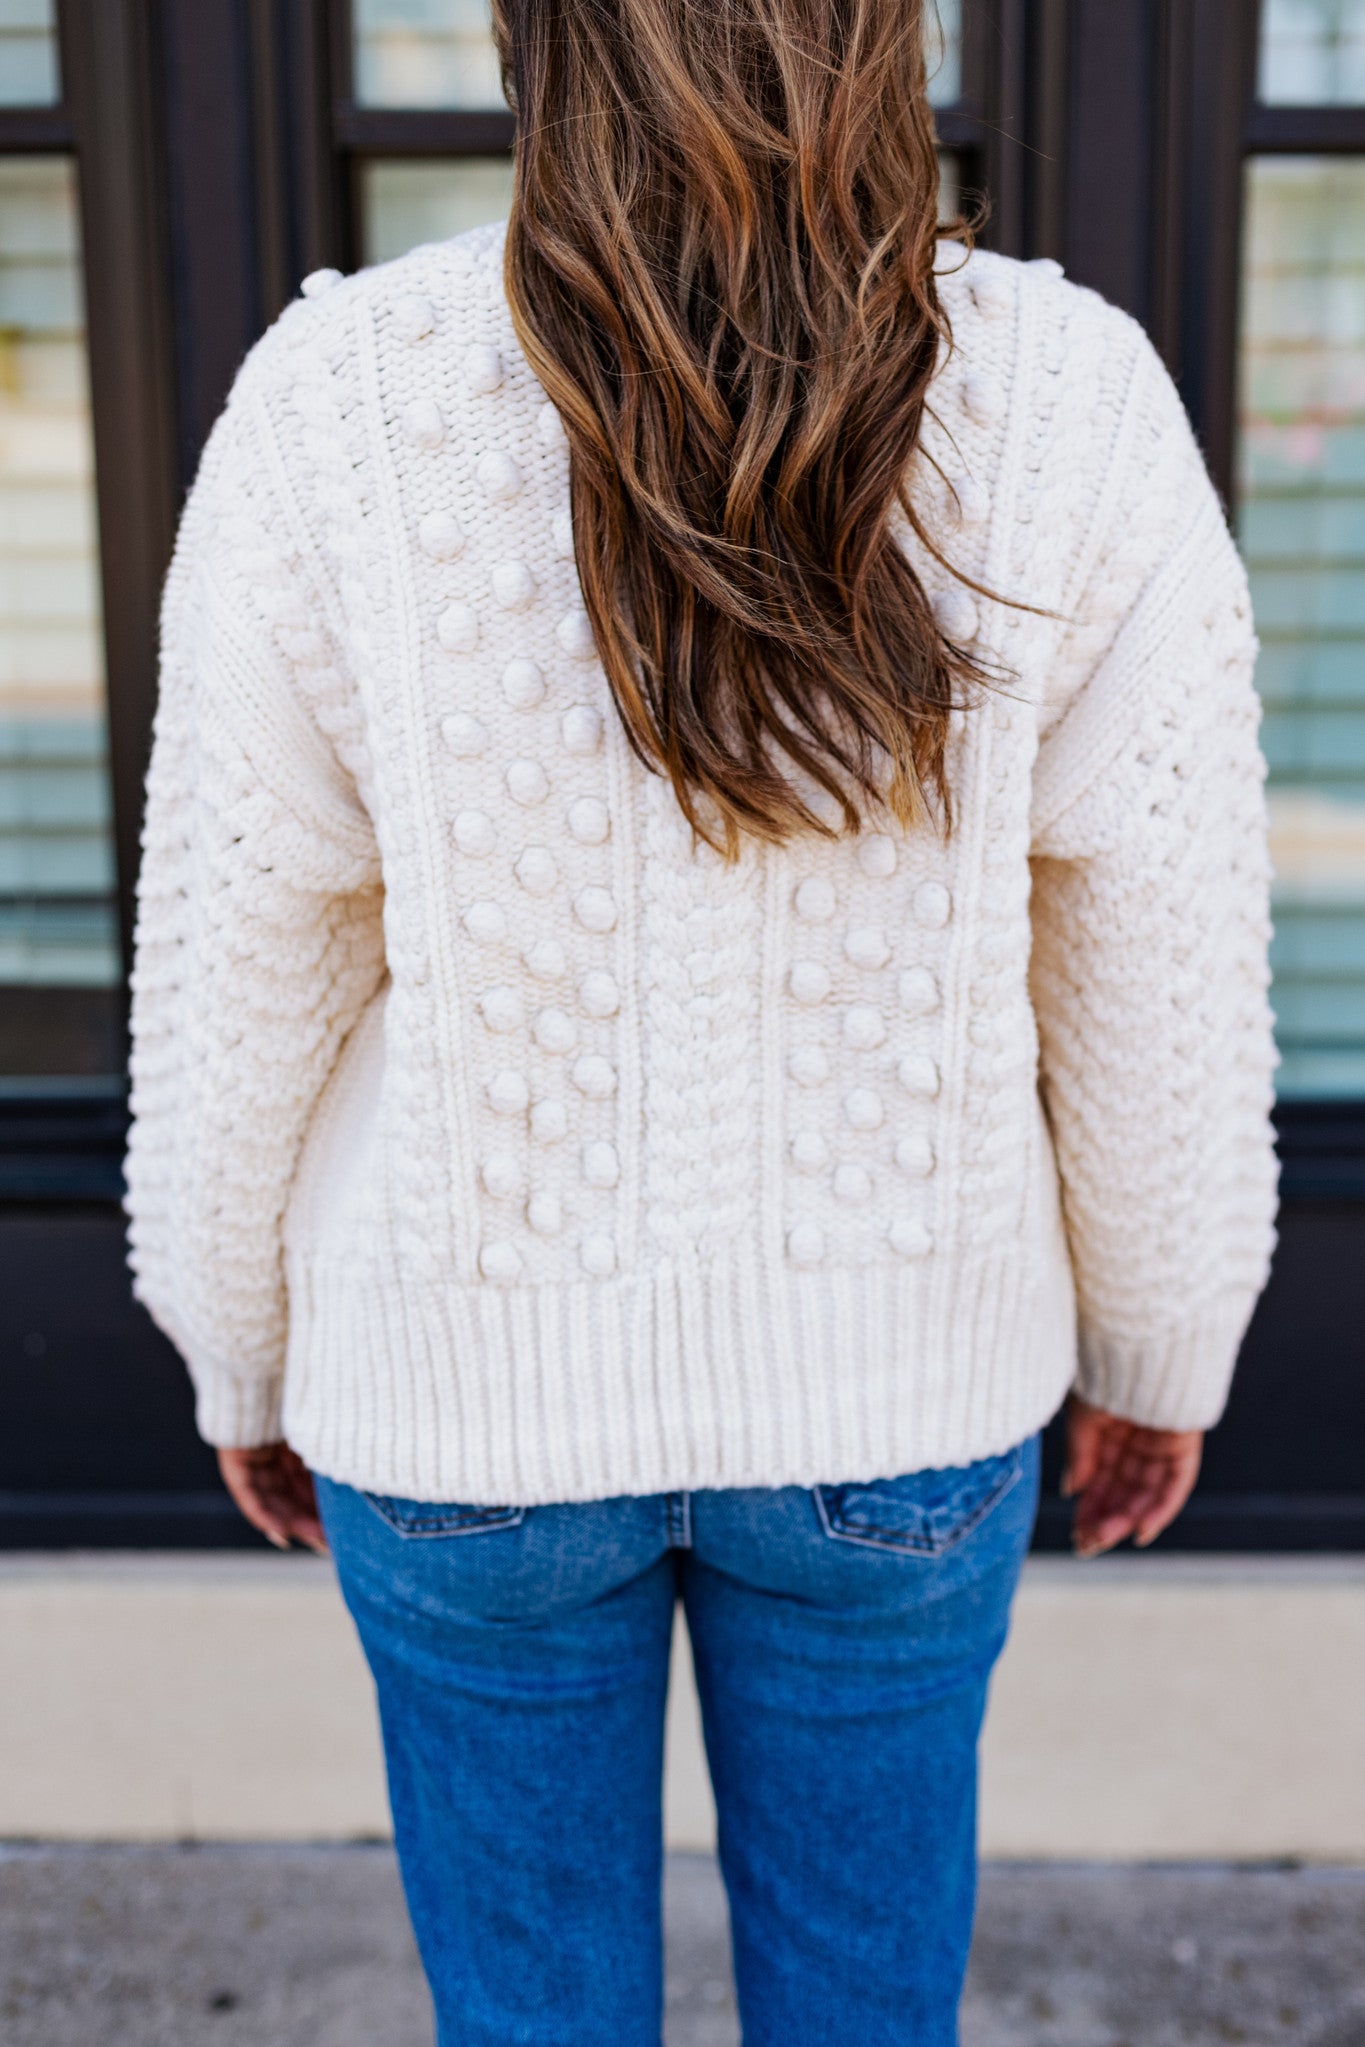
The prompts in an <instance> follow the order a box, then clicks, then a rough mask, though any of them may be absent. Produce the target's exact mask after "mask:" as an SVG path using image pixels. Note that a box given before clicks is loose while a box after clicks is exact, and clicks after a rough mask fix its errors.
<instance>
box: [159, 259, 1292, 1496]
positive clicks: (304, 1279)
mask: <svg viewBox="0 0 1365 2047" xmlns="http://www.w3.org/2000/svg"><path fill="white" fill-rule="evenodd" d="M501 242H502V234H501V230H500V229H487V230H479V231H478V232H476V233H474V234H472V235H466V236H463V237H461V238H459V239H457V240H454V241H450V242H444V243H439V244H433V245H431V246H429V247H425V248H421V249H417V250H415V251H413V252H412V253H411V254H410V255H408V256H405V257H403V258H401V259H400V260H399V261H397V262H395V263H390V264H386V265H383V266H380V267H378V268H375V269H371V270H368V271H364V272H362V273H360V274H359V275H358V276H356V277H353V278H349V279H344V280H343V279H337V278H335V277H332V276H322V277H320V278H319V279H317V280H314V281H310V282H312V284H313V289H312V290H311V291H310V293H309V294H308V295H307V296H305V297H304V298H302V299H300V300H299V301H297V302H296V303H295V304H294V305H293V306H291V307H290V308H289V310H288V311H287V312H286V313H285V314H284V315H283V317H282V318H281V319H280V320H279V321H278V322H277V323H276V325H275V327H274V328H273V329H272V330H271V331H270V333H268V334H267V335H266V336H265V338H264V339H263V340H262V341H261V342H260V344H259V345H258V346H257V347H256V348H255V349H254V350H253V351H252V353H251V355H250V356H249V357H248V359H247V361H246V363H245V364H244V366H243V368H242V370H241V372H240V374H239V376H238V379H237V382H236V385H235V387H234V390H233V393H232V396H231V399H230V401H229V403H228V406H227V408H226V410H225V412H224V414H223V416H222V418H221V419H220V420H219V422H218V425H217V427H216V428H215V430H214V433H213V435H212V437H211V439H210V442H209V445H208V448H207V450H206V452H205V455H204V458H203V463H202V466H201V470H200V473H199V477H198V480H197V482H196V484H195V487H194V490H193V493H192V495H191V499H190V503H189V506H188V508H187V510H186V513H185V516H184V521H183V524H182V528H181V533H180V538H179V543H178V546H177V549H176V555H175V560H174V564H173V566H172V569H171V573H170V577H169V579H168V583H167V587H166V594H165V608H164V620H163V672H162V684H161V698H160V706H159V710H158V714H157V723H156V737H155V747H154V753H153V760H152V767H151V774H150V779H149V784H148V802H147V813H146V825H145V833H144V849H145V850H144V860H143V869H142V879H141V886H140V917H139V936H138V956H137V966H136V972H135V975H134V1011H133V1026H134V1055H133V1106H134V1124H133V1132H132V1139H131V1144H130V1150H129V1157H128V1187H129V1193H128V1210H129V1215H130V1217H131V1224H132V1229H131V1241H132V1261H133V1267H134V1272H135V1276H136V1288H137V1292H138V1295H139V1297H140V1298H141V1299H142V1300H143V1301H145V1302H146V1303H147V1305H148V1306H149V1308H150V1309H151V1311H152V1313H153V1314H154V1315H155V1316H156V1318H157V1319H158V1321H159V1322H160V1323H161V1325H162V1326H163V1327H164V1328H165V1329H166V1330H167V1331H168V1332H169V1334H170V1335H171V1337H172V1338H173V1339H174V1340H175V1342H176V1343H177V1344H178V1345H179V1347H180V1349H181V1350H182V1351H183V1353H184V1355H185V1357H186V1359H187V1361H188V1364H189V1367H190V1371H191V1373H192V1374H193V1377H194V1380H195V1383H196V1386H197V1390H198V1401H199V1419H200V1425H201V1427H202V1429H203V1431H204V1433H205V1435H206V1436H207V1437H208V1438H209V1440H210V1441H212V1442H216V1443H220V1444H237V1445H248V1444H253V1443H259V1442H265V1441H268V1440H271V1439H272V1438H274V1437H276V1436H277V1435H279V1434H280V1433H281V1432H283V1433H285V1434H287V1436H288V1438H289V1440H290V1441H291V1442H292V1443H293V1444H294V1445H295V1447H296V1448H297V1449H298V1450H299V1451H300V1453H301V1454H302V1455H303V1456H304V1457H305V1458H307V1459H308V1460H309V1461H310V1463H312V1464H313V1465H314V1466H315V1467H316V1468H317V1469H319V1470H321V1471H323V1472H326V1473H328V1474H330V1475H331V1476H333V1477H335V1478H337V1479H341V1480H345V1481H349V1482H351V1483H355V1484H360V1485H364V1486H367V1487H372V1488H376V1489H380V1490H383V1491H386V1492H392V1493H398V1494H404V1495H411V1496H417V1497H424V1498H433V1499H441V1498H445V1499H450V1498H465V1499H469V1500H473V1501H514V1502H520V1503H534V1502H539V1501H549V1500H561V1499H589V1498H595V1497H602V1496H607V1495H611V1494H615V1493H632V1492H633V1493H644V1492H652V1491H656V1490H665V1489H673V1488H681V1487H700V1486H724V1485H755V1484H787V1483H812V1482H815V1481H817V1480H840V1479H852V1478H859V1477H872V1476H875V1475H878V1474H888V1473H894V1472H898V1471H903V1470H910V1469H914V1468H918V1467H922V1466H926V1465H947V1464H959V1463H963V1462H965V1461H967V1460H969V1459H972V1458H975V1457H979V1456H983V1455H986V1454H989V1453H991V1452H995V1451H998V1450H1001V1449H1003V1448H1005V1447H1007V1446H1008V1445H1010V1444H1011V1443H1014V1442H1016V1441H1018V1440H1019V1439H1020V1438H1021V1437H1023V1436H1025V1435H1026V1434H1028V1433H1029V1432H1030V1431H1032V1430H1033V1429H1034V1428H1036V1427H1037V1426H1038V1425H1039V1424H1040V1423H1041V1422H1043V1421H1044V1420H1045V1419H1046V1418H1047V1417H1048V1416H1049V1415H1050V1414H1051V1413H1052V1412H1053V1411H1054V1409H1055V1408H1056V1407H1057V1405H1058V1404H1059V1402H1060V1400H1061V1399H1062V1397H1063V1395H1064V1393H1065V1391H1066V1389H1067V1387H1068V1385H1070V1384H1071V1383H1073V1382H1075V1383H1077V1384H1078V1385H1079V1387H1080V1388H1081V1390H1082V1391H1083V1392H1084V1393H1085V1394H1086V1395H1087V1396H1088V1397H1089V1398H1090V1399H1092V1400H1094V1401H1097V1402H1099V1403H1100V1404H1101V1405H1103V1406H1106V1407H1110V1408H1113V1409H1115V1410H1117V1411H1118V1412H1120V1413H1123V1414H1127V1415H1130V1416H1133V1417H1135V1418H1136V1419H1138V1420H1141V1421H1145V1422H1149V1423H1154V1424H1159V1425H1162V1426H1168V1427H1189V1426H1199V1425H1202V1424H1207V1423H1210V1422H1212V1421H1213V1420H1215V1419H1216V1417H1217V1415H1218V1414H1219V1412H1220V1410H1221V1408H1222V1405H1223V1402H1224V1399H1225V1397H1226V1391H1227V1384H1228V1379H1229V1375H1230V1372H1231V1369H1232V1364H1233V1360H1234V1357H1235V1354H1236V1350H1237V1346H1238V1343H1239V1340H1240V1338H1241V1335H1242V1332H1243V1330H1244V1328H1245V1325H1246V1322H1247V1319H1248V1317H1249V1314H1250V1312H1251V1308H1252V1305H1253V1303H1254V1301H1255V1298H1256V1295H1257V1293H1258V1291H1259V1289H1260V1287H1261V1285H1262V1284H1263V1281H1264V1276H1265V1272H1266V1269H1267V1263H1268V1259H1269V1254H1270V1250H1271V1245H1272V1241H1273V1215H1274V1198H1275V1171H1274V1158H1273V1151H1272V1146H1271V1136H1270V1126H1269V1110H1270V1105H1271V1075H1272V1068H1273V1064H1274V1054H1273V1050H1272V1042H1271V1024H1270V1016H1269V1010H1268V1006H1267V995H1266V991H1267V981H1268V976H1267V967H1266V947H1267V938H1268V911H1267V895H1268V863H1267V857H1266V844H1265V817H1264V803H1263V792H1262V783H1263V778H1264V771H1263V767H1262V762H1261V757H1260V753H1259V751H1258V747H1257V739H1256V730H1257V703H1256V698H1255V695H1254V692H1253V688H1252V661H1253V654H1254V645H1255V643H1254V640H1253V638H1252V631H1251V624H1250V617H1249V609H1248V603H1247V592H1246V583H1245V579H1244V576H1243V573H1242V569H1241V566H1240V564H1239V562H1238V560H1237V556H1236V554H1235V552H1234V550H1233V547H1232V544H1231V542H1230V540H1229V537H1228V533H1227V529H1226V526H1225V524H1224V521H1223V518H1222V515H1221V513H1220V510H1219V507H1218V505H1217V502H1216V499H1215V497H1214V493H1213V490H1212V488H1211V486H1210V484H1209V481H1208V478H1207V476H1206V474H1205V471H1204V468H1203V465H1202V463H1201V461H1200V458H1199V455H1198V451H1197V449H1196V447H1195V444H1194V441H1193V438H1192V436H1191V433H1190V429H1189V426H1188V423H1187V421H1186V419H1185V416H1184V414H1183V412H1182V411H1181V408H1180V405H1179V402H1178V400H1177V398H1176V396H1175V394H1174V391H1173V389H1172V387H1171V385H1170V382H1169V380H1168V378H1167V377H1166V374H1165V372H1164V371H1163V370H1162V368H1161V366H1160V364H1159V363H1158V361H1157V359H1156V357H1155V356H1154V354H1153V352H1152V350H1151V348H1150V346H1149V344H1148V343H1147V342H1146V340H1145V339H1144V338H1143V336H1142V334H1141V332H1140V330H1139V329H1138V328H1137V327H1136V326H1135V325H1134V324H1133V323H1132V322H1131V321H1130V320H1129V319H1127V318H1126V317H1125V316H1124V315H1123V314H1121V313H1118V312H1116V311H1114V310H1113V309H1112V308H1110V307H1108V306H1106V305H1105V304H1104V303H1103V302H1102V301H1101V300H1099V299H1098V298H1096V297H1095V296H1093V295H1092V294H1090V293H1088V292H1085V291H1082V290H1079V289H1077V288H1076V287H1074V286H1072V285H1070V284H1068V283H1066V282H1065V280H1063V279H1062V278H1060V277H1059V276H1058V275H1057V274H1056V273H1055V271H1054V270H1053V269H1051V268H1049V267H1048V266H1031V265H1019V264H1016V263H1013V262H1010V261H1007V260H1005V259H1003V258H1000V257H996V256H992V255H989V254H985V253H977V254H975V255H973V256H972V257H971V258H970V260H969V261H966V262H964V261H963V259H962V256H961V252H960V251H959V250H957V249H955V248H952V247H951V246H948V245H945V247H944V253H943V258H942V260H943V263H944V266H945V269H946V271H948V272H949V273H951V274H945V276H944V277H943V279H942V288H943V292H944V296H945V300H946V302H947V305H948V308H949V311H950V314H951V318H952V322H953V329H954V333H955V337H956V348H955V350H954V352H953V353H952V354H951V355H950V356H949V357H947V359H946V360H945V362H944V364H943V366H942V368H941V371H940V374H939V378H938V380H937V383H936V385H935V390H934V415H933V418H932V420H931V422H930V425H929V427H928V430H927V443H926V449H925V455H926V456H932V457H933V458H934V461H935V462H936V463H937V464H938V467H939V468H940V469H941V470H942V472H943V474H944V476H946V478H947V479H948V480H949V482H950V483H951V484H952V485H953V488H952V489H951V490H949V489H945V487H944V484H943V483H942V481H941V480H940V478H939V476H938V475H937V474H936V472H935V468H934V466H933V463H931V462H930V461H928V460H926V459H923V458H918V459H917V466H916V472H915V479H914V489H915V491H916V494H917V499H918V501H919V503H920V504H921V505H922V506H923V508H924V511H925V514H926V516H927V517H928V519H929V520H930V523H931V525H932V526H933V528H934V530H935V532H936V534H937V536H938V537H939V539H940V541H941V543H942V545H943V547H944V548H945V550H946V551H947V552H948V554H949V555H950V557H951V558H952V559H953V560H954V561H955V562H956V563H957V564H958V565H959V566H960V567H961V568H962V569H964V570H965V571H967V572H968V573H969V574H970V575H972V576H973V577H974V578H975V579H976V580H978V581H979V582H982V583H983V584H985V585H986V586H987V587H988V588H990V589H992V590H994V591H997V592H1000V593H1002V594H1004V595H1008V596H1015V597H1019V598H1022V599H1023V600H1025V601H1026V602H1027V603H1028V604H1029V605H1031V606H1033V607H1035V609H1034V610H1032V611H1022V610H1019V609H1015V608H1012V607H1011V606H1008V605H1005V604H1002V603H999V602H995V601H993V600H991V599H989V598H985V597H981V596H979V595H977V594H975V593H974V592H971V591H968V590H965V589H963V588H962V586H961V585H959V584H957V583H955V582H954V581H953V579H952V578H951V577H950V576H948V575H946V574H945V573H944V571H943V570H942V569H941V568H939V567H938V566H937V565H936V564H934V563H933V562H932V561H929V560H927V559H925V560H922V561H920V562H919V563H918V566H919V567H920V569H921V572H922V574H923V576H924V579H925V582H926V585H927V587H928V589H929V591H930V593H931V596H932V597H933V598H934V599H935V601H936V602H937V604H938V605H939V608H940V616H941V617H942V618H943V620H944V623H945V626H946V627H947V628H948V629H949V630H950V631H951V632H952V633H953V634H954V636H955V637H957V638H959V639H964V640H965V639H968V638H970V639H972V640H973V642H974V645H975V648H976V651H977V652H978V654H979V655H981V656H982V657H983V658H985V659H986V660H988V661H990V662H994V663H996V664H997V665H998V667H999V670H1000V673H1001V676H1002V681H1001V686H1000V687H999V688H998V689H997V690H993V691H991V692H990V693H988V694H987V695H986V696H985V697H984V698H983V699H982V700H981V701H980V702H979V703H978V704H976V705H975V706H974V707H970V708H968V709H965V710H964V711H962V712H960V713H958V714H955V716H954V720H953V727H952V732H951V736H950V748H949V770H950V774H951V779H952V785H953V789H954V793H955V801H956V819H957V822H956V828H955V831H954V833H953V835H952V836H951V838H949V839H948V840H946V841H945V840H943V839H942V838H940V837H938V836H937V835H935V834H933V833H932V832H929V831H916V832H913V833H905V832H903V831H902V830H901V829H900V828H899V827H898V826H897V825H896V824H895V823H894V821H889V820H888V819H887V818H885V817H874V818H873V819H871V820H870V821H869V824H868V827H867V829H866V830H865V831H864V833H863V834H862V835H860V836H859V837H856V838H852V839H850V838H844V839H841V840H839V841H837V842H827V841H818V840H815V839H812V838H804V839H800V840H798V841H796V842H794V843H793V844H791V845H790V846H788V847H786V848H784V849H781V850H773V849H771V848H764V847H760V846H757V845H753V846H750V847H748V848H747V849H746V850H745V852H744V854H743V857H742V858H741V859H740V861H739V862H738V863H737V864H736V865H733V866H727V865H725V864H724V863H723V862H722V861H721V860H720V859H718V858H717V857H716V856H715V855H714V854H712V853H711V852H710V851H709V850H708V849H707V848H706V847H704V846H701V847H698V846H696V845H694V844H693V841H692V838H691V834H690V832H689V830H688V828H687V826H686V824H685V823H684V820H683V818H682V816H681V814H680V812H679V810H678V807H677V804H676V802H675V800H674V798H673V795H672V792H671V789H670V788H669V786H668V784H667V783H666V782H664V781H662V780H660V779H659V778H657V777H655V776H653V775H651V774H649V773H648V772H646V771H645V770H644V769H643V768H642V767H641V766H640V765H639V764H638V763H637V762H636V760H635V759H634V758H633V756H632V754H631V752H630V749H629V747H628V746H627V744H626V741H625V739H624V737H623V735H622V732H621V729H620V726H619V723H618V721H617V719H616V716H615V713H614V710H613V707H612V705H611V701H610V697H609V693H608V691H607V687H606V683H605V680H604V677H603V675H602V672H601V669H600V667H599V665H598V663H597V660H596V657H595V652H594V648H593V643H592V635H591V632H590V630H589V629H588V624H587V620H586V617H585V615H584V613H583V610H582V604H581V597H580V593H579V590H578V586H577V580H576V576H575V571H574V565H573V550H572V534H571V528H570V522H569V517H568V488H567V485H568V462H567V455H566V451H565V446H564V439H563V434H562V431H561V429H560V426H559V422H558V419H557V417H556V415H555V414H554V412H553V410H552V409H551V408H550V407H549V406H548V405H547V404H546V402H545V400H544V396H543V394H542V392H541V391H540V390H539V388H538V386H537V385H536V383H535V381H534V379H533V377H532V375H531V373H530V371H529V369H528V367H527V365H526V363H525V361H524V359H523V357H522V355H521V353H520V351H519V349H518V347H517V344H516V341H515V338H514V335H513V332H512V327H511V322H510V319H509V316H508V312H507V308H506V303H505V299H504V295H503V289H502V282H501V253H502V252H501ZM906 545H907V546H911V547H913V546H914V543H913V542H911V541H909V540H907V541H906Z"/></svg>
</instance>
